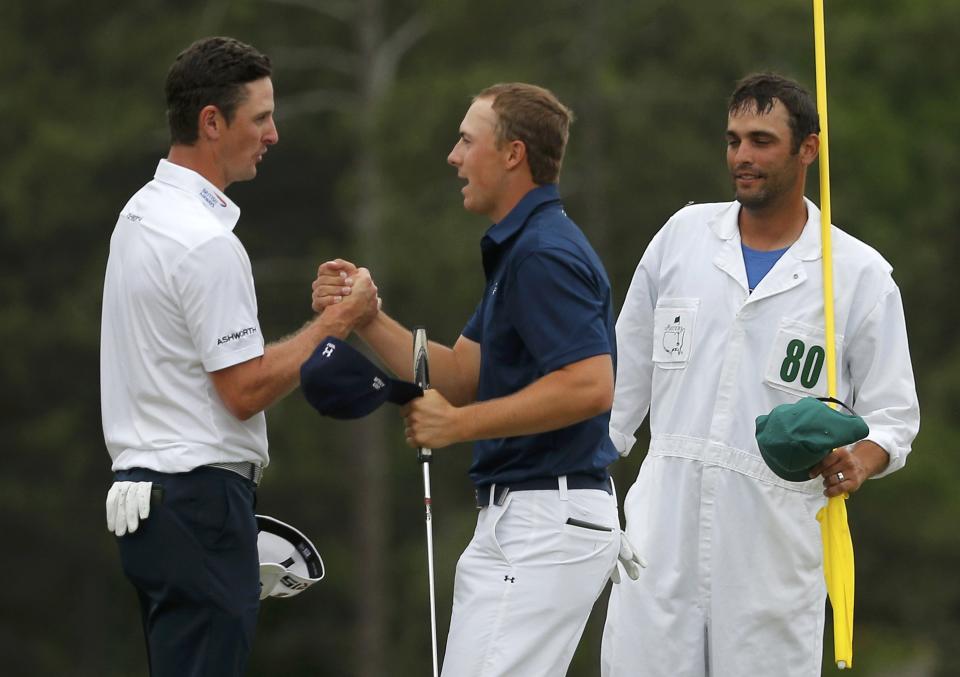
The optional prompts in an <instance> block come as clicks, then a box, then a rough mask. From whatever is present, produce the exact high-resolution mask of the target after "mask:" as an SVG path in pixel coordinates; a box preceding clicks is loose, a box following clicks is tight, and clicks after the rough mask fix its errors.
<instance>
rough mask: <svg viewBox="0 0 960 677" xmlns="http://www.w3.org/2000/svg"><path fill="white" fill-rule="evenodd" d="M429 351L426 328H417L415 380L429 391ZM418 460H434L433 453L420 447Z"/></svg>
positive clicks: (414, 335) (414, 353)
mask: <svg viewBox="0 0 960 677" xmlns="http://www.w3.org/2000/svg"><path fill="white" fill-rule="evenodd" d="M429 362H430V361H429V353H428V350H427V330H426V329H425V328H424V327H415V328H414V330H413V380H414V383H416V384H417V385H418V386H420V387H421V388H423V389H424V390H427V389H428V388H430V364H429ZM417 460H418V461H421V462H424V461H431V460H433V451H431V450H430V449H427V448H424V447H420V448H418V449H417Z"/></svg>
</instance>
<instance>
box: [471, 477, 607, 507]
mask: <svg viewBox="0 0 960 677" xmlns="http://www.w3.org/2000/svg"><path fill="white" fill-rule="evenodd" d="M566 477H567V489H599V490H600V491H606V492H607V493H608V494H612V493H613V487H611V485H610V476H609V475H607V476H605V477H603V478H600V477H596V476H594V475H567V476H566ZM559 488H560V481H559V479H558V478H556V477H540V478H538V479H535V480H522V481H520V482H503V483H499V484H484V485H483V486H481V487H476V489H474V494H475V496H476V499H477V507H478V508H486V507H487V506H488V505H490V491H491V489H492V490H493V504H494V505H503V501H504V500H505V499H506V498H507V494H509V493H510V492H511V491H550V490H553V491H556V490H558V489H559Z"/></svg>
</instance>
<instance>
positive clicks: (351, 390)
mask: <svg viewBox="0 0 960 677" xmlns="http://www.w3.org/2000/svg"><path fill="white" fill-rule="evenodd" d="M300 386H301V388H303V395H304V397H306V398H307V402H309V403H310V404H311V405H312V406H313V408H314V409H316V410H317V411H319V412H320V413H321V414H323V415H324V416H330V417H332V418H360V417H362V416H366V415H367V414H369V413H370V412H372V411H373V410H374V409H376V408H377V407H379V406H380V405H381V404H383V403H384V402H393V403H394V404H406V403H407V402H409V401H410V400H412V399H414V398H415V397H422V396H423V389H421V388H420V386H418V385H417V384H415V383H410V382H409V381H399V380H397V379H395V378H392V377H390V376H388V375H387V374H386V372H384V371H382V370H381V369H380V368H378V367H377V365H375V364H374V363H373V362H371V361H370V360H368V359H367V358H366V356H364V355H363V353H361V352H360V351H358V350H357V349H355V348H354V347H353V346H351V345H350V344H349V343H347V342H345V341H341V340H340V339H338V338H336V337H334V336H328V337H326V338H325V339H323V340H322V341H321V342H320V345H318V346H317V348H316V350H314V351H313V354H312V355H311V356H310V357H309V358H308V359H307V361H306V362H304V363H303V364H302V365H301V366H300Z"/></svg>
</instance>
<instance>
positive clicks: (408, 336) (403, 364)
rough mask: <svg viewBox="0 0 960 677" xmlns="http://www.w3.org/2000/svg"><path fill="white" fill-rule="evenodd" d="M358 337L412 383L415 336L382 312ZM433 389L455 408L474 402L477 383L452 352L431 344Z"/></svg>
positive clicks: (430, 342)
mask: <svg viewBox="0 0 960 677" xmlns="http://www.w3.org/2000/svg"><path fill="white" fill-rule="evenodd" d="M357 334H358V335H359V336H360V338H361V339H363V341H364V343H366V344H367V345H368V346H369V347H370V349H371V350H373V352H374V353H376V354H377V356H378V357H379V358H380V359H381V360H382V361H383V362H384V364H386V366H387V367H388V368H389V369H390V371H392V372H393V373H394V374H396V376H397V377H398V378H401V379H405V380H407V381H412V380H413V378H414V376H413V334H412V332H411V331H410V330H409V329H407V328H406V327H404V326H403V325H402V324H400V323H399V322H397V321H396V320H395V319H393V318H392V317H390V316H389V315H387V314H386V313H385V312H383V311H382V310H381V311H380V312H378V313H377V316H376V317H375V318H374V319H373V320H372V321H371V322H370V323H368V324H366V325H365V326H363V327H362V328H359V329H357ZM427 353H428V362H429V365H430V387H431V388H434V389H435V390H437V391H439V392H440V394H442V395H443V396H444V397H445V398H446V399H447V400H449V401H450V402H451V403H452V404H454V405H457V406H459V405H462V404H467V403H469V402H472V401H473V400H474V399H475V397H476V383H475V382H473V383H471V378H470V376H469V374H468V373H467V372H469V369H467V368H465V367H464V365H462V364H461V361H460V359H459V358H458V356H457V354H456V353H455V352H454V350H453V349H452V348H449V347H447V346H445V345H442V344H440V343H437V342H436V341H429V343H428V347H427Z"/></svg>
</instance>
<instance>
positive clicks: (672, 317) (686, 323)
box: [652, 298, 700, 369]
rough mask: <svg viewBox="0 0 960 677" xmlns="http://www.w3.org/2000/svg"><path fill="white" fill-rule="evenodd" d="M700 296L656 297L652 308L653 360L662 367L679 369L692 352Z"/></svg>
mask: <svg viewBox="0 0 960 677" xmlns="http://www.w3.org/2000/svg"><path fill="white" fill-rule="evenodd" d="M699 308H700V299H695V298H662V299H657V307H656V308H655V309H654V311H653V356H652V358H653V362H654V363H655V364H656V365H657V366H658V367H660V368H662V369H682V368H684V367H686V366H687V363H688V362H689V360H690V356H691V355H692V354H693V347H694V330H695V329H696V324H697V310H698V309H699Z"/></svg>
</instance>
